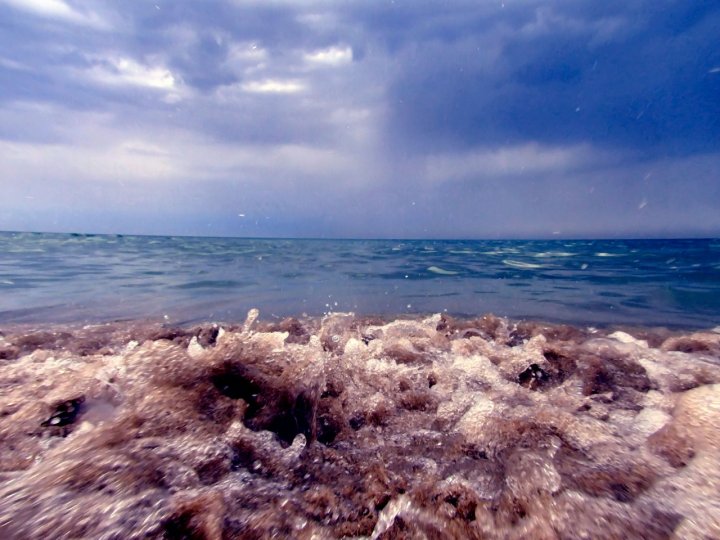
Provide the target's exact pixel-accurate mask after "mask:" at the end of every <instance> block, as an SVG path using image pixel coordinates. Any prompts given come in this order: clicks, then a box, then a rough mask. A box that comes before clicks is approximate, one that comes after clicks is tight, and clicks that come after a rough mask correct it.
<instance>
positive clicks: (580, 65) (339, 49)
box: [0, 0, 720, 238]
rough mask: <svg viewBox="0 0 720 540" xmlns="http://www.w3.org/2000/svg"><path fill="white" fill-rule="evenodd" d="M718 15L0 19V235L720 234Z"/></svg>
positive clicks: (657, 10)
mask: <svg viewBox="0 0 720 540" xmlns="http://www.w3.org/2000/svg"><path fill="white" fill-rule="evenodd" d="M719 28H720V3H717V2H711V1H707V2H703V1H695V2H688V1H687V0H685V1H662V0H659V1H658V0H656V1H632V0H630V1H622V2H621V1H615V0H606V1H603V2H599V1H598V2H577V1H576V0H562V1H543V2H540V1H530V0H528V1H513V0H504V1H502V0H498V1H477V0H475V1H445V2H439V1H438V2H427V1H422V0H414V1H410V0H407V1H401V0H395V1H373V2H369V1H367V0H347V1H343V2H340V1H337V2H330V1H321V0H305V1H283V0H264V1H260V0H246V1H243V0H204V1H202V2H199V1H189V0H168V1H164V0H150V1H144V0H137V1H133V2H122V3H121V2H102V1H99V0H88V1H79V0H77V1H72V0H0V187H1V188H2V191H1V194H2V197H0V229H5V230H41V231H78V232H115V233H126V234H132V233H138V234H197V235H223V236H224V235H231V236H235V235H237V236H311V237H424V238H428V237H439V238H447V237H451V238H452V237H462V238H473V237H476V238H498V237H555V236H557V237H617V236H621V237H622V236H624V237H628V236H632V237H637V236H656V237H658V236H659V237H665V236H717V235H720V45H719V42H718V38H717V36H718V29H719Z"/></svg>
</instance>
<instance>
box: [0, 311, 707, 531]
mask: <svg viewBox="0 0 720 540" xmlns="http://www.w3.org/2000/svg"><path fill="white" fill-rule="evenodd" d="M257 317H258V313H257V311H255V310H253V311H252V312H251V313H250V315H249V317H248V319H247V321H246V322H245V323H244V324H243V325H225V326H219V325H211V324H205V325H200V326H195V327H191V328H167V327H163V326H160V325H154V324H142V323H138V322H130V323H122V324H104V325H95V326H85V327H79V326H63V327H60V326H47V327H45V328H43V329H41V330H38V329H31V328H29V327H9V328H6V329H5V330H4V331H3V332H2V333H0V362H1V366H2V369H0V388H2V393H1V394H0V441H2V442H0V446H1V450H2V451H1V452H0V501H2V503H1V504H0V536H2V537H3V538H108V539H109V538H148V537H150V538H162V537H166V538H212V539H220V538H271V537H287V538H342V537H353V538H354V537H364V538H377V539H389V538H483V539H485V538H490V539H492V538H518V539H519V538H669V537H674V538H711V537H717V536H718V530H719V527H720V497H719V496H718V493H720V459H719V458H720V384H719V383H720V333H718V332H716V331H704V332H695V333H684V334H683V333H678V332H671V331H669V330H664V329H648V328H645V329H637V328H636V329H629V328H624V329H609V330H597V329H593V328H575V327H571V326H562V325H547V324H541V323H529V322H513V321H510V320H507V319H504V318H498V317H495V316H491V315H488V316H484V317H479V318H473V319H456V318H451V317H448V316H444V315H434V316H431V317H428V318H422V317H415V318H407V319H397V320H389V319H380V318H368V317H356V316H354V315H351V314H331V315H328V316H326V317H323V318H301V319H296V318H287V319H284V320H282V321H276V322H270V321H262V320H257Z"/></svg>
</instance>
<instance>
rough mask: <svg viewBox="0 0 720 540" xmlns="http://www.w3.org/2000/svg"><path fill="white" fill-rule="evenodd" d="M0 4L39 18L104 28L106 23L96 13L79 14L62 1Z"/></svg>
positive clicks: (21, 0) (25, 0) (20, 0)
mask: <svg viewBox="0 0 720 540" xmlns="http://www.w3.org/2000/svg"><path fill="white" fill-rule="evenodd" d="M0 2H1V3H5V4H8V5H10V6H12V7H14V8H16V9H20V10H22V11H26V12H30V13H33V14H35V15H39V16H41V17H47V18H51V19H58V20H62V21H67V22H71V23H75V24H81V25H85V26H94V27H105V26H106V23H105V22H104V21H103V20H102V18H100V17H99V16H98V15H97V14H96V13H93V12H89V13H81V12H79V11H77V10H75V9H73V8H72V7H70V6H69V5H67V4H66V3H65V2H63V1H62V0H0Z"/></svg>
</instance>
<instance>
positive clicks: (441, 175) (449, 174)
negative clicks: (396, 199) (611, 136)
mask: <svg viewBox="0 0 720 540" xmlns="http://www.w3.org/2000/svg"><path fill="white" fill-rule="evenodd" d="M597 160H598V153H597V152H596V151H594V150H593V149H592V148H590V147H588V146H587V145H576V146H568V147H548V146H541V145H539V144H536V143H530V144H523V145H517V146H506V147H500V148H495V149H488V148H478V149H474V150H471V151H468V152H456V153H444V154H435V155H431V156H428V157H427V158H426V161H425V177H426V178H427V179H428V180H429V181H431V182H443V181H447V180H456V179H466V178H472V177H479V178H487V177H496V176H508V175H517V174H534V173H542V172H552V171H558V172H560V171H567V170H569V169H572V168H575V167H578V166H581V165H585V164H588V163H590V162H597Z"/></svg>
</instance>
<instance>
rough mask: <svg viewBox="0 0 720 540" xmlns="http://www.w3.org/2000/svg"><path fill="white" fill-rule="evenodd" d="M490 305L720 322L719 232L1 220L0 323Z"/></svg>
mask: <svg viewBox="0 0 720 540" xmlns="http://www.w3.org/2000/svg"><path fill="white" fill-rule="evenodd" d="M252 308H257V309H259V310H260V313H261V316H262V317H263V318H266V319H272V318H282V317H286V316H299V315H309V316H318V315H324V314H328V313H333V312H352V313H356V314H360V315H392V316H397V315H421V314H431V313H448V314H452V315H455V316H474V315H479V314H485V313H492V314H495V315H498V316H503V317H511V318H515V319H532V320H543V321H551V322H562V323H570V324H574V325H613V324H631V325H660V326H667V327H680V328H708V327H713V326H716V325H717V324H719V323H720V239H686V240H683V239H679V240H677V239H673V240H533V241H524V240H508V241H498V240H327V239H258V238H205V237H203V238H201V237H176V236H121V235H85V234H44V233H18V232H4V233H0V323H81V322H109V321H122V320H138V319H142V320H158V321H165V322H169V323H173V324H192V323H199V322H207V321H238V320H244V318H245V315H246V314H247V312H248V310H249V309H252Z"/></svg>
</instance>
